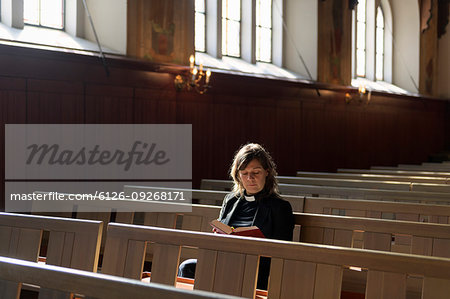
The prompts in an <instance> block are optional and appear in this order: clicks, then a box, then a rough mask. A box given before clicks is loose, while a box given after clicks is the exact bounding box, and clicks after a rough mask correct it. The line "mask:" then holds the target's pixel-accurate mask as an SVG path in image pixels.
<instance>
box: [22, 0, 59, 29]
mask: <svg viewBox="0 0 450 299" xmlns="http://www.w3.org/2000/svg"><path fill="white" fill-rule="evenodd" d="M23 20H24V23H25V24H30V25H36V26H42V27H49V28H54V29H63V28H64V0H24V2H23Z"/></svg>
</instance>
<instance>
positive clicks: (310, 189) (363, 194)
mask: <svg viewBox="0 0 450 299" xmlns="http://www.w3.org/2000/svg"><path fill="white" fill-rule="evenodd" d="M278 187H279V190H280V192H281V193H282V195H283V196H284V195H305V196H316V197H318V196H322V197H338V198H353V199H368V200H387V201H405V202H421V203H439V204H450V194H449V193H441V192H419V191H397V190H373V189H364V188H347V187H329V186H311V185H291V184H279V185H278ZM202 188H204V189H207V190H222V191H224V190H229V189H230V188H231V182H230V181H227V180H206V179H204V180H202Z"/></svg>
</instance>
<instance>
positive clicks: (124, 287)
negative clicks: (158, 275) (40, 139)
mask: <svg viewBox="0 0 450 299" xmlns="http://www.w3.org/2000/svg"><path fill="white" fill-rule="evenodd" d="M23 283H28V284H32V285H35V286H40V287H41V289H48V290H51V291H52V293H53V297H51V298H53V299H59V298H61V299H62V298H73V295H74V294H75V293H76V294H77V295H80V294H82V295H84V296H86V298H92V299H94V298H98V299H122V298H133V299H148V298H163V299H164V298H173V299H178V298H179V299H181V298H183V299H184V298H189V299H191V298H192V299H194V298H198V299H200V298H204V299H207V298H230V299H231V298H236V297H231V296H223V295H219V294H215V293H210V292H201V291H194V292H193V291H187V290H180V289H176V288H174V287H169V286H165V285H160V284H151V285H149V284H147V283H143V282H140V281H136V280H131V279H125V278H119V277H115V276H110V275H104V274H98V273H92V272H87V271H80V270H74V269H68V268H63V267H58V266H50V265H40V264H36V263H32V262H28V261H24V260H18V259H12V258H6V257H0V286H3V287H2V288H0V294H1V295H2V298H19V296H20V293H19V290H18V288H17V285H21V284H23ZM78 298H79V296H78Z"/></svg>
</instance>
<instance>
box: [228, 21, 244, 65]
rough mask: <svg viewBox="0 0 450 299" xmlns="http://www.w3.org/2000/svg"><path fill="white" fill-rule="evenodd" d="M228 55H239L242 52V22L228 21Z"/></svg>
mask: <svg viewBox="0 0 450 299" xmlns="http://www.w3.org/2000/svg"><path fill="white" fill-rule="evenodd" d="M227 35H228V36H227V52H228V53H227V55H229V56H236V57H239V56H240V55H241V53H240V42H239V39H240V23H239V22H235V21H228V34H227Z"/></svg>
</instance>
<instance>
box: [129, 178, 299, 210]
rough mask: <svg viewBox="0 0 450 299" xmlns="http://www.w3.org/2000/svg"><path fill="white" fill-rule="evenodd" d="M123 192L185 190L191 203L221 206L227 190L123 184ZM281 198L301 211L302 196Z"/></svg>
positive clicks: (284, 196)
mask: <svg viewBox="0 0 450 299" xmlns="http://www.w3.org/2000/svg"><path fill="white" fill-rule="evenodd" d="M123 190H124V192H125V194H127V195H129V194H132V193H133V192H137V193H139V192H147V191H149V190H154V191H164V190H166V191H170V190H172V191H178V192H187V193H190V194H191V195H192V203H198V204H206V205H217V206H221V205H222V203H223V199H224V198H225V195H227V194H228V193H229V192H228V191H220V190H198V189H179V188H158V187H148V186H135V185H125V186H124V188H123ZM282 197H283V199H285V200H287V201H289V203H290V204H291V206H292V210H293V211H295V212H302V211H303V199H304V197H303V196H296V195H283V196H282Z"/></svg>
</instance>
